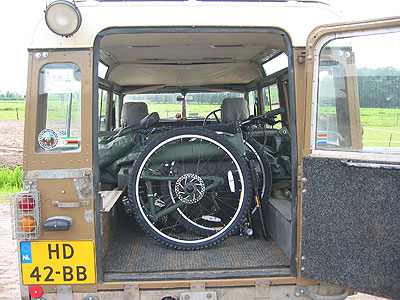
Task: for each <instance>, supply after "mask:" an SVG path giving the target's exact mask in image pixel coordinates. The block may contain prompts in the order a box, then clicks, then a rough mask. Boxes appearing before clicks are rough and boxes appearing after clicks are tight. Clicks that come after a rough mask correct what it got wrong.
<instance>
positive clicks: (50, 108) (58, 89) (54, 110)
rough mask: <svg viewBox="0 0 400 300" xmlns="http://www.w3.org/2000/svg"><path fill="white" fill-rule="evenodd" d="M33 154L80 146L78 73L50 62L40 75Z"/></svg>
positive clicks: (73, 67)
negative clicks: (34, 149) (34, 150)
mask: <svg viewBox="0 0 400 300" xmlns="http://www.w3.org/2000/svg"><path fill="white" fill-rule="evenodd" d="M39 74H40V75H39V76H40V77H39V91H38V92H39V97H38V109H37V111H38V116H37V125H36V132H37V139H36V152H48V151H51V152H61V151H76V150H79V149H80V144H81V71H80V69H79V67H78V66H77V65H75V64H73V63H51V64H47V65H45V66H43V67H42V68H41V70H40V73H39Z"/></svg>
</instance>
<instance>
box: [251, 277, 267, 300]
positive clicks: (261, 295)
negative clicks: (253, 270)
mask: <svg viewBox="0 0 400 300" xmlns="http://www.w3.org/2000/svg"><path fill="white" fill-rule="evenodd" d="M270 287H271V281H269V280H256V285H255V289H256V290H255V293H254V299H269V297H270Z"/></svg>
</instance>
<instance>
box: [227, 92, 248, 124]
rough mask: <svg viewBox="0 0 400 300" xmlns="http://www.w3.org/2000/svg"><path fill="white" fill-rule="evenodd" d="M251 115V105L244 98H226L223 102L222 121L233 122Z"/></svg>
mask: <svg viewBox="0 0 400 300" xmlns="http://www.w3.org/2000/svg"><path fill="white" fill-rule="evenodd" d="M249 116H250V111H249V106H248V104H247V101H246V100H245V99H243V98H225V99H224V100H223V101H222V104H221V122H222V123H232V122H234V121H241V120H245V119H247V118H248V117H249Z"/></svg>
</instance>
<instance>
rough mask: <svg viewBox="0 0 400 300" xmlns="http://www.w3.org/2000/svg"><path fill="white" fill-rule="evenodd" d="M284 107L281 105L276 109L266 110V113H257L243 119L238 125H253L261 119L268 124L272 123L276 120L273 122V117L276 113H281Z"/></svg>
mask: <svg viewBox="0 0 400 300" xmlns="http://www.w3.org/2000/svg"><path fill="white" fill-rule="evenodd" d="M284 112H285V109H284V108H283V107H279V108H277V109H273V110H271V111H267V112H266V113H264V114H262V115H259V116H256V117H254V116H251V117H250V118H248V119H246V120H243V121H241V122H240V123H239V126H240V127H246V126H251V125H253V124H254V123H255V122H256V121H258V120H261V121H263V122H265V123H268V124H270V125H274V124H276V123H277V122H275V120H274V118H275V116H276V115H279V114H281V113H284Z"/></svg>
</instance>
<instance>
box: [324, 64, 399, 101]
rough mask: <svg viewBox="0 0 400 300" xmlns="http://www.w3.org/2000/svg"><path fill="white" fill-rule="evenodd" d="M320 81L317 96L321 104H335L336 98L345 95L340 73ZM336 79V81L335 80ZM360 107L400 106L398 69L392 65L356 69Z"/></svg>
mask: <svg viewBox="0 0 400 300" xmlns="http://www.w3.org/2000/svg"><path fill="white" fill-rule="evenodd" d="M334 72H335V71H333V74H330V75H332V76H326V77H324V78H323V79H322V80H321V81H320V86H319V98H320V99H321V100H322V102H321V104H322V106H335V105H336V98H339V97H345V96H346V94H345V93H344V89H345V84H346V83H345V82H344V81H343V82H340V80H338V79H340V78H343V77H342V75H341V74H340V73H339V74H340V75H339V74H336V75H335V73H334ZM334 79H336V82H335V80H334ZM357 83H358V95H359V99H360V107H366V108H367V107H370V108H400V70H399V69H396V68H393V67H386V68H379V69H370V68H360V69H357Z"/></svg>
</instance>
